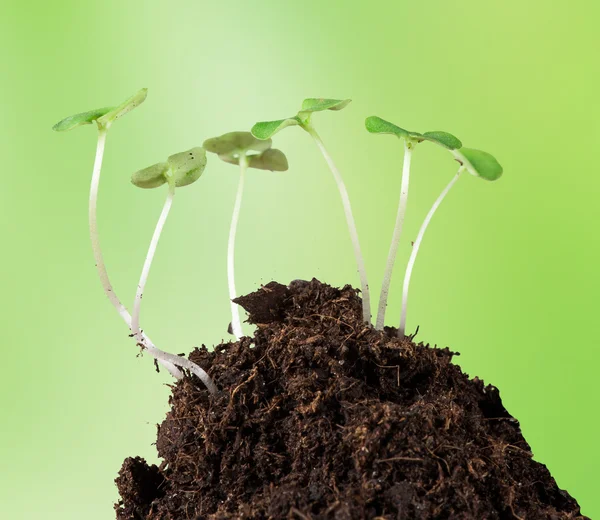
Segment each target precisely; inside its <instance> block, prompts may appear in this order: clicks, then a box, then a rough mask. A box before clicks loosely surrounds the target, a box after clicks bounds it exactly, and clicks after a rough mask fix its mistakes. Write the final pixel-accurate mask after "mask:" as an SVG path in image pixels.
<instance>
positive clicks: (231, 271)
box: [227, 153, 248, 339]
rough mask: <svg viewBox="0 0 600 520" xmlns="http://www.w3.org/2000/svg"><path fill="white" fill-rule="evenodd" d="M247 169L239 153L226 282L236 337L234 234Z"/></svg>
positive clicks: (238, 325) (239, 332) (239, 334)
mask: <svg viewBox="0 0 600 520" xmlns="http://www.w3.org/2000/svg"><path fill="white" fill-rule="evenodd" d="M247 169H248V158H247V157H246V154H245V153H242V154H240V181H239V183H238V189H237V194H236V196H235V205H234V206H233V216H232V218H231V226H230V228H229V241H228V242H227V284H228V285H229V303H230V305H231V329H232V331H233V334H234V336H235V337H236V339H240V338H241V337H242V336H243V332H242V323H241V320H240V310H239V307H238V305H237V304H236V303H234V302H233V300H234V299H235V298H236V297H237V293H236V291H235V235H236V232H237V225H238V220H239V218H240V208H241V206H242V195H243V193H244V179H245V177H246V170H247Z"/></svg>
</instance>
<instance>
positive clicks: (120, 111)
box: [98, 88, 148, 126]
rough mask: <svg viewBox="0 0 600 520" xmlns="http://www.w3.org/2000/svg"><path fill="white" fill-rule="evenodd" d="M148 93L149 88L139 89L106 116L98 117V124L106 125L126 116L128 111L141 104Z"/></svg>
mask: <svg viewBox="0 0 600 520" xmlns="http://www.w3.org/2000/svg"><path fill="white" fill-rule="evenodd" d="M147 95H148V89H147V88H143V89H141V90H138V91H137V92H136V93H135V94H134V95H133V96H131V97H130V98H129V99H128V100H127V101H125V102H123V103H121V104H120V105H119V106H118V107H116V108H114V109H112V110H111V111H110V112H108V113H106V114H105V115H104V116H102V117H101V118H99V119H98V124H100V125H103V126H106V125H108V124H111V123H113V122H114V121H116V120H117V119H119V118H120V117H122V116H124V115H125V114H127V113H128V112H131V111H132V110H133V109H134V108H135V107H137V106H139V105H141V104H142V103H143V102H144V100H145V99H146V96H147Z"/></svg>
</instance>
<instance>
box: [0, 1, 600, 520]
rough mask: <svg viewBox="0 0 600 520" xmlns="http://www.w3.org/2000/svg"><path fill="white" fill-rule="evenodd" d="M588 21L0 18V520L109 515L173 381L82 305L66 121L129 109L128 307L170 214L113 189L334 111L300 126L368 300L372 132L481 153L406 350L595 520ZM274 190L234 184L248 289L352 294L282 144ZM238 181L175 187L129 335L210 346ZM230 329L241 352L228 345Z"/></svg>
mask: <svg viewBox="0 0 600 520" xmlns="http://www.w3.org/2000/svg"><path fill="white" fill-rule="evenodd" d="M598 5H599V4H598V3H597V2H593V1H591V0H590V1H576V0H575V1H573V2H570V3H568V2H556V3H549V2H546V1H542V0H533V1H529V2H522V1H517V0H505V1H503V2H482V1H481V0H468V1H458V2H441V1H432V2H405V1H399V0H385V1H374V0H373V1H370V2H368V3H366V2H365V3H358V2H356V3H354V5H352V6H351V7H350V4H349V3H348V2H338V1H328V2H323V1H315V0H305V1H303V2H281V1H271V0H269V1H264V0H263V1H260V2H248V1H241V0H238V1H229V2H227V1H224V2H211V3H210V4H209V3H201V2H198V1H191V0H190V1H171V2H169V3H167V2H160V3H159V2H148V1H145V2H142V1H139V0H135V1H125V2H124V1H120V2H117V1H115V0H108V1H106V2H102V3H92V2H81V1H77V2H76V1H71V0H69V1H62V2H52V3H46V2H37V3H36V2H34V3H29V4H26V3H23V2H15V1H12V0H9V1H8V2H7V1H6V0H5V1H4V2H3V3H2V6H1V7H0V44H1V46H0V49H1V50H0V63H1V64H2V65H1V68H2V74H1V79H0V81H1V84H0V94H1V96H2V103H0V121H1V124H0V137H1V142H2V149H3V150H4V154H3V168H2V171H3V179H4V180H3V183H2V187H1V188H0V211H1V212H2V215H1V216H2V218H1V219H0V232H1V235H0V236H1V237H2V253H3V254H2V257H1V260H0V262H1V267H2V269H1V270H0V288H1V289H2V300H1V301H2V303H1V306H2V309H1V310H2V325H3V326H2V332H3V338H2V363H3V367H4V369H3V371H2V376H1V377H0V410H1V412H2V413H1V415H0V417H1V419H0V480H1V481H2V485H0V517H2V518H10V519H11V520H21V519H30V518H40V517H41V518H46V519H81V518H85V519H87V520H96V519H98V520H100V519H109V518H114V513H113V512H112V503H113V501H115V499H116V498H117V495H116V490H115V487H114V485H113V479H114V477H115V476H116V473H117V471H118V469H119V467H120V464H121V462H122V460H123V458H124V457H126V456H129V455H142V456H144V457H146V458H147V459H149V460H151V461H155V460H156V458H155V448H154V447H153V446H152V445H151V443H152V442H153V439H154V435H155V424H156V423H157V422H159V421H160V420H161V419H162V417H163V416H164V413H165V412H166V410H167V397H168V393H169V389H168V388H167V387H166V386H165V385H164V384H163V383H167V382H169V379H168V378H167V377H166V376H165V375H157V374H156V373H155V372H154V371H153V367H152V363H151V361H150V359H148V358H147V357H144V358H137V357H136V356H135V354H136V351H135V349H134V347H133V346H132V344H131V342H130V340H129V339H128V337H127V331H126V329H125V328H124V325H123V324H122V323H121V322H120V321H119V318H118V316H117V315H116V313H115V312H114V310H113V309H112V308H111V307H110V305H109V304H108V302H107V301H106V299H105V298H104V296H103V295H102V292H101V288H100V284H99V282H98V280H97V278H96V274H95V271H94V265H93V260H92V255H91V249H90V245H89V239H88V235H87V192H88V185H89V180H90V175H91V166H92V160H93V152H94V147H95V132H94V129H93V128H91V127H88V128H83V129H79V130H77V131H75V132H72V133H69V134H60V135H59V134H55V133H53V132H51V131H50V127H51V126H52V124H53V123H55V122H56V121H57V120H58V119H60V118H61V117H63V116H65V115H68V114H70V113H73V112H76V111H80V110H87V109H90V108H95V107H96V106H103V105H105V104H114V103H116V102H119V101H120V100H122V99H123V98H125V97H126V96H128V95H130V94H131V93H133V92H134V91H136V90H137V89H138V88H140V87H142V86H146V87H148V88H149V97H148V100H147V102H146V103H145V105H144V106H143V107H142V108H141V109H139V110H136V111H135V112H134V113H133V114H131V115H128V116H127V117H126V118H124V119H123V120H121V121H119V123H118V124H116V125H115V127H114V128H113V129H112V130H111V133H110V135H109V138H108V143H107V155H106V162H105V170H104V177H103V183H102V185H101V190H100V202H99V218H100V232H101V237H102V242H103V246H104V248H105V256H106V261H107V264H108V267H109V272H110V273H111V275H112V278H113V282H114V285H115V288H116V290H117V293H118V294H120V295H121V297H122V298H123V299H124V300H125V301H129V300H131V299H132V298H133V295H134V288H135V284H136V281H137V277H138V276H139V271H140V269H141V263H142V261H143V257H144V254H145V251H146V248H147V245H148V242H149V239H150V236H151V233H152V229H153V226H154V223H155V220H156V218H157V217H158V213H159V211H160V207H161V204H162V200H163V196H164V195H165V193H164V192H163V191H161V190H155V191H152V192H144V191H141V190H136V189H135V188H133V187H132V186H131V185H130V184H129V182H128V176H129V174H130V172H132V171H134V170H136V169H138V168H140V167H143V166H146V165H147V164H151V163H153V162H156V161H158V160H162V159H163V158H164V157H166V156H167V155H168V154H170V153H173V152H175V151H179V150H181V149H185V148H187V147H191V146H194V145H197V144H199V143H201V142H202V141H203V140H204V138H206V137H209V136H211V135H216V134H219V133H222V132H226V131H230V130H237V129H247V128H249V127H250V126H251V125H252V123H254V122H255V121H256V120H260V119H267V118H277V117H283V116H287V115H290V114H292V113H294V112H295V110H297V108H298V106H299V103H300V101H301V100H302V99H303V98H304V97H307V96H325V97H352V98H353V99H354V102H353V103H352V104H351V105H350V107H349V108H348V109H346V110H344V111H343V112H340V113H335V114H334V113H326V114H319V115H317V116H316V117H315V123H316V125H317V126H318V128H319V129H320V132H321V134H322V136H323V138H324V140H325V142H326V143H327V144H328V145H329V147H330V151H331V153H332V155H333V156H334V158H335V159H336V160H337V162H338V165H339V167H340V169H341V171H342V173H343V174H344V176H345V179H346V181H347V185H348V190H349V192H350V195H351V197H352V201H353V206H354V211H355V217H356V220H357V223H358V228H359V232H360V234H361V240H362V246H363V250H364V252H365V256H366V262H367V268H368V271H369V274H370V281H371V286H372V287H373V289H374V291H375V294H374V300H376V299H377V296H378V287H379V282H380V279H381V276H382V272H383V267H384V263H385V257H386V254H387V249H388V246H389V238H390V236H391V232H392V226H393V221H394V216H395V210H396V204H397V198H398V193H399V183H400V179H399V173H400V172H399V167H400V164H401V159H402V152H401V146H400V143H398V142H397V141H395V140H394V139H393V138H391V137H375V136H370V135H367V134H366V132H365V131H364V129H363V120H364V117H365V116H368V115H371V114H378V115H381V116H382V117H385V118H388V119H390V120H392V121H394V122H396V123H398V124H400V125H402V126H406V127H408V128H411V129H415V130H421V131H423V130H428V129H445V130H449V131H451V132H453V133H456V135H458V136H459V137H460V138H461V139H462V140H463V142H464V143H465V144H467V145H468V146H472V147H476V148H483V149H486V150H489V151H491V152H493V153H494V154H495V155H496V156H497V157H498V158H499V160H500V161H501V162H502V163H503V165H504V169H505V176H504V177H503V178H502V179H501V180H500V181H499V182H497V183H493V184H492V183H486V182H482V181H480V180H477V179H474V178H472V177H465V178H464V179H462V180H461V181H460V182H459V183H458V184H457V186H456V188H455V189H454V190H453V192H452V193H451V194H450V196H449V197H448V199H447V200H446V201H445V202H444V204H443V206H442V207H441V208H440V211H439V213H438V215H436V218H435V219H434V221H433V223H432V226H431V228H430V231H429V232H428V235H427V236H426V238H425V241H424V244H423V248H422V250H421V255H420V258H419V261H418V263H417V266H416V269H415V273H414V277H413V283H412V287H411V289H412V293H411V301H410V306H409V323H408V326H409V329H414V328H415V327H416V326H417V325H420V333H419V336H418V338H419V339H421V340H423V341H428V342H431V343H435V344H438V345H440V346H446V345H448V346H451V348H453V349H455V350H459V351H460V352H461V353H462V356H461V357H460V358H459V362H460V364H461V366H462V367H463V369H464V370H465V371H467V372H468V373H470V374H471V375H478V376H479V377H482V378H484V379H485V380H486V382H489V383H492V384H494V385H497V386H498V387H499V388H500V389H501V392H502V397H503V399H504V402H505V405H506V406H507V408H508V409H509V410H510V412H511V413H512V414H514V415H515V416H516V417H518V418H519V420H520V421H521V424H522V428H523V431H524V433H525V436H526V438H527V439H528V441H529V442H530V443H531V445H532V448H533V451H534V453H535V457H536V459H537V460H540V461H542V462H544V463H545V464H547V465H548V467H549V468H550V470H551V471H552V473H553V474H554V475H555V477H556V479H557V480H558V483H559V485H560V486H561V487H563V488H565V489H567V490H568V491H569V492H570V493H572V494H573V495H574V496H575V497H576V498H577V499H578V501H579V502H580V504H581V506H582V510H583V512H584V513H585V514H587V515H590V516H592V517H594V516H598V515H600V497H599V488H598V478H597V475H598V469H597V468H598V466H599V465H600V453H599V450H598V437H599V435H598V429H599V426H600V420H599V419H598V398H599V397H600V393H599V390H598V386H597V374H598V369H599V367H600V349H599V347H600V345H599V340H598V334H597V325H598V322H599V320H598V294H599V292H600V274H598V265H599V263H600V248H599V247H598V235H599V231H598V223H599V221H600V204H599V203H598V197H599V195H600V176H599V175H598V159H597V157H596V155H595V151H596V149H597V143H598V139H599V138H600V127H599V123H598V120H599V116H600V113H599V112H600V111H599V107H598V97H597V93H598V89H599V84H598V83H599V82H598V35H597V30H598V22H599V21H600V20H599V14H600V8H599V7H598ZM276 144H277V146H278V147H280V148H282V149H283V150H285V151H286V153H287V154H288V157H289V160H290V164H291V169H290V171H289V173H286V174H273V173H265V172H251V174H250V175H249V178H248V183H247V191H246V193H245V199H244V203H243V207H242V218H241V222H240V227H239V235H238V237H239V238H238V243H237V254H238V256H237V267H238V270H237V280H238V289H239V291H240V292H247V291H251V290H253V289H254V288H256V287H257V286H258V285H259V284H260V283H266V282H268V281H270V280H272V279H276V280H279V281H282V282H288V281H290V280H291V279H294V278H310V277H312V276H316V277H318V278H320V279H322V280H324V281H327V282H329V283H331V284H337V285H339V284H344V283H346V282H351V283H353V284H355V285H356V284H357V276H356V273H355V266H354V259H353V256H352V252H351V247H350V241H349V237H348V234H347V232H346V229H345V222H344V217H343V213H342V209H341V204H340V201H339V199H338V196H337V192H336V189H335V185H334V183H333V181H332V179H331V176H330V174H329V172H328V171H327V169H326V166H325V164H324V162H323V160H322V158H321V157H320V156H319V154H318V151H317V149H316V148H315V147H314V146H313V145H312V143H311V142H310V139H309V138H308V136H306V135H303V134H302V133H301V132H300V131H299V130H296V129H291V130H287V131H286V132H284V133H283V134H281V136H278V138H277V140H276ZM413 164H414V170H413V172H414V173H413V183H412V186H411V198H410V200H409V216H408V222H407V224H406V228H405V234H404V240H403V245H402V248H401V255H400V258H399V265H398V267H399V268H398V270H397V272H396V278H395V279H394V284H393V289H392V298H391V302H390V308H389V313H388V316H389V318H390V320H389V321H390V323H392V324H394V323H395V322H396V320H397V317H398V314H399V291H400V283H401V277H402V270H403V265H404V263H405V261H406V258H407V256H408V253H409V240H410V239H411V238H413V237H414V236H415V235H416V231H417V228H418V226H419V224H420V222H421V220H422V218H423V217H424V215H425V213H426V211H427V209H428V208H429V206H430V204H431V203H432V201H433V200H434V198H435V197H436V196H437V194H438V193H439V191H440V190H441V189H442V187H443V186H444V185H445V184H446V183H447V182H448V180H449V179H450V176H451V175H452V174H453V173H454V170H455V165H454V164H453V163H452V161H450V160H449V157H448V155H447V154H445V153H443V151H441V150H438V149H437V148H435V147H433V146H425V145H423V146H422V147H419V148H418V149H417V152H416V154H415V157H414V162H413ZM236 182H237V175H236V170H235V169H234V168H232V167H231V166H229V165H226V164H223V163H219V162H218V161H215V160H211V161H210V163H209V167H208V169H207V171H206V173H205V174H204V177H203V178H202V179H201V180H200V182H198V183H197V184H195V185H193V186H192V187H190V188H186V189H184V190H180V191H179V192H178V195H177V197H176V201H175V205H174V208H173V212H172V216H171V219H170V221H169V222H168V223H167V226H166V230H165V234H164V236H163V239H162V241H161V244H160V247H159V250H158V253H157V256H156V260H155V264H154V267H153V272H152V273H151V277H150V281H149V284H148V290H147V293H146V298H145V300H144V307H143V317H142V323H143V324H144V323H145V328H146V330H147V331H148V332H149V333H151V335H152V337H153V339H154V340H155V341H156V342H157V343H158V344H159V345H161V346H164V347H165V348H168V349H170V350H172V351H176V352H181V351H189V350H190V349H191V348H192V346H193V345H196V344H199V343H201V342H203V343H205V344H207V345H212V344H214V343H215V342H218V341H220V340H221V338H224V337H226V334H225V329H226V326H227V323H228V319H229V316H228V312H229V309H228V301H227V285H226V270H225V251H226V239H227V229H228V225H229V219H230V212H231V209H232V205H233V199H234V191H235V186H236ZM246 330H249V329H248V328H247V329H246Z"/></svg>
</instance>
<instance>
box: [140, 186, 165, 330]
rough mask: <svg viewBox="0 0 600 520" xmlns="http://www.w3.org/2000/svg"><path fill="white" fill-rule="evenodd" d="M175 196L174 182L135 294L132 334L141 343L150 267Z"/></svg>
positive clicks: (157, 225) (153, 236)
mask: <svg viewBox="0 0 600 520" xmlns="http://www.w3.org/2000/svg"><path fill="white" fill-rule="evenodd" d="M174 196H175V185H174V184H173V183H172V182H169V192H168V194H167V199H166V200H165V204H164V206H163V209H162V212H161V214H160V217H159V219H158V222H157V223H156V228H155V229H154V234H153V235H152V240H151V241H150V247H149V248H148V253H147V254H146V260H145V261H144V267H143V268H142V274H141V276H140V281H139V283H138V286H137V291H136V294H135V300H134V302H133V313H132V317H131V332H132V333H133V334H134V335H135V337H136V338H137V341H139V342H141V341H142V337H141V333H140V308H141V306H142V297H143V296H144V291H145V289H146V282H147V281H148V274H149V273H150V267H151V266H152V260H153V259H154V253H155V252H156V246H157V245H158V241H159V240H160V235H161V233H162V230H163V227H164V225H165V222H166V221H167V217H168V216H169V211H170V210H171V205H172V204H173V197H174Z"/></svg>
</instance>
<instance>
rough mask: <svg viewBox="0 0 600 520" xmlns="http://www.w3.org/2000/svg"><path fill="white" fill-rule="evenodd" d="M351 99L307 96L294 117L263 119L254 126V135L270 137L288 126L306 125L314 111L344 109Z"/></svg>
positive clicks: (262, 137)
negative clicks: (272, 119)
mask: <svg viewBox="0 0 600 520" xmlns="http://www.w3.org/2000/svg"><path fill="white" fill-rule="evenodd" d="M351 101H352V100H351V99H324V98H307V99H305V100H304V101H303V102H302V108H301V109H300V111H299V112H298V113H297V114H296V115H295V116H293V117H288V118H285V119H278V120H276V121H261V122H260V123H256V124H255V125H254V126H253V127H252V135H254V137H256V138H257V139H263V140H266V139H270V138H271V137H273V136H274V135H275V134H276V133H277V132H280V131H281V130H283V129H284V128H287V127H288V126H305V125H307V124H309V123H310V117H311V115H312V114H313V113H314V112H322V111H323V110H334V111H337V110H342V109H344V108H346V107H347V106H348V104H349V103H350V102H351Z"/></svg>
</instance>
